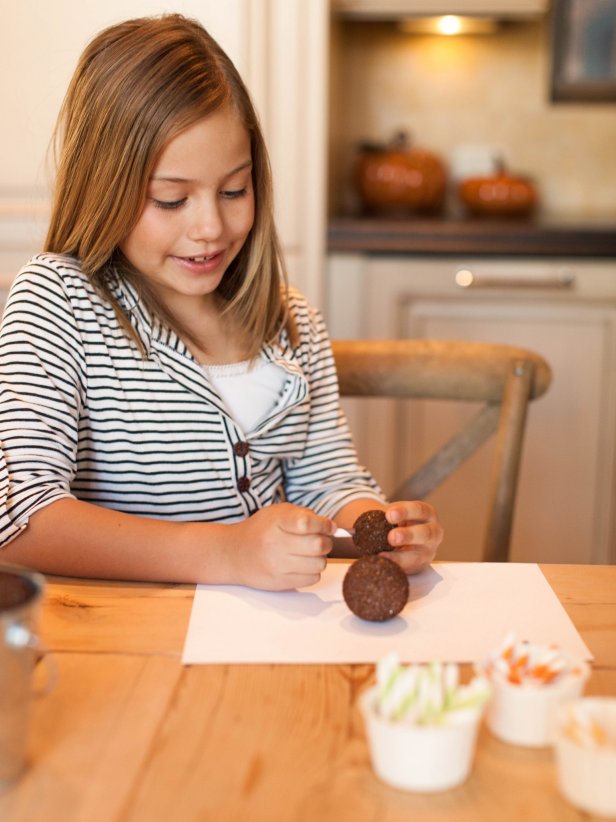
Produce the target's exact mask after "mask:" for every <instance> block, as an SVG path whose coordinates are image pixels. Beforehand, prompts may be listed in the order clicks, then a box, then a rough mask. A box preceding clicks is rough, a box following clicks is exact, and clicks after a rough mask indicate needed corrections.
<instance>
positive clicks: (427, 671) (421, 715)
mask: <svg viewBox="0 0 616 822" xmlns="http://www.w3.org/2000/svg"><path fill="white" fill-rule="evenodd" d="M489 696H490V686H489V684H488V683H487V682H486V681H485V680H484V679H483V678H481V677H475V678H474V679H473V680H472V682H470V683H469V684H468V685H460V683H459V672H458V666H457V665H453V664H445V665H444V664H442V663H439V662H433V663H431V664H430V665H410V666H408V667H404V666H402V665H400V663H399V660H398V657H397V656H396V655H395V654H389V655H388V656H387V657H385V658H384V659H382V660H381V661H380V662H379V663H378V664H377V683H376V685H375V686H374V687H373V688H370V689H369V690H368V691H365V692H364V693H363V694H362V696H361V698H360V710H361V712H362V715H363V718H364V722H365V725H366V732H367V736H368V744H369V748H370V756H371V760H372V765H373V767H374V770H375V772H376V774H377V776H379V777H380V778H381V779H382V780H383V781H384V782H387V783H388V784H389V785H393V786H394V787H396V788H402V789H404V790H410V791H426V792H431V791H442V790H446V789H448V788H453V787H454V786H455V785H459V784H460V783H462V782H464V780H465V779H466V778H467V776H468V774H469V772H470V770H471V766H472V762H473V756H474V753H475V745H476V740H477V731H478V728H479V723H480V720H481V716H482V713H483V710H484V706H485V704H486V702H487V700H488V699H489Z"/></svg>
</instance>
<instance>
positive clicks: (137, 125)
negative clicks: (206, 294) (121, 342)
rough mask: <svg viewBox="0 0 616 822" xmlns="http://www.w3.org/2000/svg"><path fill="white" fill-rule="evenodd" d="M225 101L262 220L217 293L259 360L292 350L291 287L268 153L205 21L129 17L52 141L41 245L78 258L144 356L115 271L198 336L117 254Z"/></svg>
mask: <svg viewBox="0 0 616 822" xmlns="http://www.w3.org/2000/svg"><path fill="white" fill-rule="evenodd" d="M226 104H231V105H233V106H234V107H235V109H236V110H237V111H238V112H239V115H240V118H241V120H242V123H243V125H244V126H245V128H246V129H247V131H248V133H249V135H250V142H251V150H252V162H253V171H252V175H253V186H254V196H255V217H254V224H253V227H252V229H251V231H250V233H249V235H248V238H247V239H246V242H245V243H244V246H243V247H242V249H241V251H240V252H239V254H238V255H237V256H236V258H235V259H234V260H233V262H232V263H231V265H230V266H229V268H228V269H227V271H226V273H225V276H224V277H223V279H222V281H221V283H220V285H219V287H218V289H217V293H218V295H219V297H220V298H221V301H222V303H223V305H224V310H225V311H226V312H228V315H229V317H230V318H231V320H232V322H233V326H234V327H235V328H237V329H241V332H240V333H242V334H243V335H244V339H243V342H244V345H245V346H246V349H247V353H248V356H250V357H253V356H255V355H256V354H257V352H258V351H259V349H260V347H261V346H262V345H263V343H264V342H268V341H272V340H273V339H274V338H275V337H276V336H277V334H278V333H279V332H280V330H281V329H282V328H283V327H284V328H286V329H287V331H288V332H289V334H290V336H291V340H292V342H293V341H294V338H295V331H294V328H293V325H292V322H291V320H290V318H289V316H288V313H287V310H286V305H287V300H286V291H287V289H288V283H287V277H286V272H285V270H284V265H283V262H282V256H281V253H280V247H279V243H278V239H277V235H276V230H275V226H274V208H273V191H272V178H271V170H270V165H269V159H268V155H267V149H266V146H265V141H264V139H263V135H262V132H261V128H260V126H259V122H258V118H257V115H256V112H255V109H254V106H253V105H252V102H251V100H250V96H249V94H248V91H247V89H246V86H245V85H244V83H243V81H242V79H241V77H240V75H239V73H238V72H237V70H236V68H235V66H234V65H233V63H232V62H231V60H230V59H229V57H228V56H227V55H226V54H225V52H224V51H223V50H222V49H221V48H220V46H219V45H218V44H217V43H216V41H215V40H214V39H213V38H212V37H211V36H210V35H209V34H208V33H207V31H205V29H204V28H203V27H202V26H201V25H200V24H199V23H197V22H196V21H195V20H190V19H188V18H186V17H183V16H182V15H179V14H166V15H162V16H160V17H144V18H139V19H135V20H128V21H126V22H124V23H120V24H118V25H114V26H111V27H109V28H107V29H105V30H104V31H102V32H101V33H100V34H98V35H97V36H96V37H95V38H94V39H93V40H92V41H91V42H90V44H89V45H88V46H87V47H86V49H85V51H84V52H83V54H82V56H81V58H80V60H79V63H78V65H77V68H76V70H75V74H74V75H73V78H72V80H71V83H70V85H69V88H68V91H67V94H66V97H65V99H64V103H63V105H62V109H61V111H60V116H59V119H58V124H57V126H56V130H55V133H54V139H55V149H56V167H57V171H56V183H55V191H54V198H53V204H52V212H51V221H50V225H49V231H48V234H47V238H46V241H45V247H46V250H47V251H50V252H56V253H60V254H69V255H72V256H74V257H76V258H77V259H78V260H79V261H80V263H81V266H82V269H83V271H84V272H85V273H86V274H87V275H88V277H89V278H90V279H91V281H92V283H93V284H94V285H95V287H96V288H97V290H98V291H99V292H100V293H101V294H102V295H103V296H104V297H105V298H106V299H107V300H108V301H109V302H110V303H111V304H112V305H113V307H114V309H115V311H116V314H117V316H118V319H119V321H120V322H121V324H122V326H123V328H124V329H125V331H126V332H127V334H129V336H131V337H132V339H133V340H134V341H135V343H136V344H137V345H138V346H139V348H141V350H142V351H143V346H142V343H141V341H140V340H139V338H138V337H137V335H136V333H135V331H134V330H133V327H132V325H131V323H130V321H129V319H128V317H127V316H126V314H125V313H124V312H123V311H122V309H121V307H120V305H119V304H118V302H117V300H116V299H115V297H114V295H113V293H112V291H111V288H110V285H109V274H110V272H112V271H114V270H119V271H120V272H121V273H122V274H123V275H124V276H126V277H127V278H129V279H130V280H131V281H132V282H133V283H134V285H135V286H136V288H137V290H138V292H139V294H140V298H141V299H142V300H143V302H144V304H145V307H146V308H147V309H148V310H149V312H150V313H151V314H152V315H153V316H154V317H159V318H161V319H162V320H163V321H165V322H166V323H167V324H168V325H170V326H171V327H172V328H173V329H174V330H175V331H176V332H178V333H179V334H180V335H184V336H186V337H188V338H189V339H193V337H192V336H191V334H189V333H188V332H187V330H186V329H184V328H183V327H182V326H181V324H180V323H179V322H178V321H177V320H176V319H175V318H174V317H173V316H172V315H171V314H170V313H169V311H168V310H167V309H165V307H164V305H162V304H161V303H160V301H159V300H158V299H157V298H156V296H155V294H154V293H153V292H152V290H151V289H150V288H148V283H147V281H146V280H145V278H143V277H140V275H139V272H137V271H135V270H134V269H132V268H131V266H130V265H129V264H128V261H127V260H126V259H125V258H124V257H123V255H122V253H121V252H120V250H119V245H120V243H121V242H122V240H123V239H124V238H125V237H126V236H127V234H128V233H129V232H130V231H131V229H132V228H133V227H134V225H135V223H136V222H137V220H138V219H139V216H140V214H141V211H142V209H143V206H144V203H145V198H146V192H147V187H148V182H149V179H150V176H151V174H152V172H153V169H154V167H155V165H156V161H157V158H158V157H159V155H160V153H161V151H162V150H163V148H164V147H165V146H166V145H167V144H168V142H169V141H170V140H172V139H173V138H174V137H175V136H177V135H178V134H179V133H180V132H181V131H183V130H184V129H186V128H188V127H189V126H191V125H193V124H194V123H196V122H197V121H198V120H201V119H202V118H203V117H207V116H208V115H209V114H211V113H212V112H214V111H216V110H218V109H219V108H220V107H221V106H224V105H226ZM193 342H196V341H195V340H194V339H193ZM144 353H145V352H144Z"/></svg>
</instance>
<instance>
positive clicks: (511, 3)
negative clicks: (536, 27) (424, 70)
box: [331, 0, 549, 20]
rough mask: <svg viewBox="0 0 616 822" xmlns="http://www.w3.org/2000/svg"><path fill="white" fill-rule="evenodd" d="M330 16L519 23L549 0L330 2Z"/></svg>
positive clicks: (545, 6)
mask: <svg viewBox="0 0 616 822" xmlns="http://www.w3.org/2000/svg"><path fill="white" fill-rule="evenodd" d="M331 9H332V12H333V13H334V14H335V15H336V16H337V17H341V18H345V19H349V20H402V19H404V18H408V17H426V16H430V17H433V16H435V15H442V14H457V15H461V16H464V15H468V16H481V17H495V18H499V19H520V18H524V17H526V18H528V17H540V16H542V15H544V14H547V12H548V9H549V0H332V2H331Z"/></svg>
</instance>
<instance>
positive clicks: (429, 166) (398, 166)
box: [355, 135, 447, 212]
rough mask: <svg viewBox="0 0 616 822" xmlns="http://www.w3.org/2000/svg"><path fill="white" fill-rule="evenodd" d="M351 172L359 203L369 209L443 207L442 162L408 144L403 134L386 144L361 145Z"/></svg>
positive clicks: (424, 209) (389, 210)
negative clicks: (354, 167) (354, 180)
mask: <svg viewBox="0 0 616 822" xmlns="http://www.w3.org/2000/svg"><path fill="white" fill-rule="evenodd" d="M355 173H356V183H357V188H358V191H359V195H360V198H361V201H362V204H363V205H364V207H366V208H367V209H369V210H375V211H382V212H392V211H393V212H395V211H438V210H439V209H440V208H441V207H442V206H443V203H444V200H445V190H446V187H447V172H446V169H445V166H444V164H443V163H442V162H441V160H440V158H439V157H438V156H437V155H436V154H433V153H432V152H430V151H426V150H424V149H421V148H416V147H411V146H410V145H408V142H407V139H406V137H405V135H400V136H398V138H396V139H395V140H394V141H392V143H390V144H389V146H364V147H363V148H362V149H361V151H360V154H359V156H358V158H357V163H356V169H355Z"/></svg>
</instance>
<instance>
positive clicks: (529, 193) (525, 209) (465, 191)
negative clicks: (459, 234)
mask: <svg viewBox="0 0 616 822" xmlns="http://www.w3.org/2000/svg"><path fill="white" fill-rule="evenodd" d="M458 195H459V197H460V199H461V200H462V202H463V203H464V205H465V206H466V208H467V209H468V210H469V211H470V213H471V214H475V215H478V216H485V217H528V216H529V215H530V214H531V213H532V212H533V211H534V209H535V208H536V206H537V200H538V197H537V189H536V188H535V186H534V184H533V183H532V181H531V180H530V179H529V178H528V177H522V176H518V175H515V174H511V173H509V172H507V171H506V170H505V169H501V170H500V171H498V172H496V173H495V174H493V175H488V176H485V177H469V178H467V179H466V180H463V181H462V182H461V183H460V184H459V186H458Z"/></svg>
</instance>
